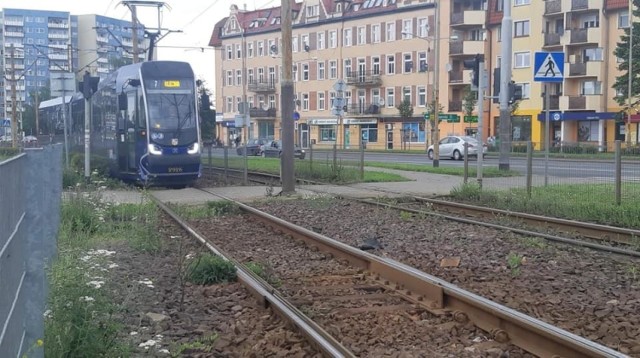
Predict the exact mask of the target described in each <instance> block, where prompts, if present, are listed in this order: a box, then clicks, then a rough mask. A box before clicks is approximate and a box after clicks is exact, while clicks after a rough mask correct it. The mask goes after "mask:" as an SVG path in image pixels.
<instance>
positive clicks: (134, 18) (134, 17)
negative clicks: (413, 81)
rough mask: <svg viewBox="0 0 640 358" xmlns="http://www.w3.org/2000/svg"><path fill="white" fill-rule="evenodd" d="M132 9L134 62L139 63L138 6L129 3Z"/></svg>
mask: <svg viewBox="0 0 640 358" xmlns="http://www.w3.org/2000/svg"><path fill="white" fill-rule="evenodd" d="M127 6H128V7H129V10H131V25H132V29H131V41H132V42H133V44H132V46H133V63H138V14H137V10H136V6H135V5H133V6H131V5H127Z"/></svg>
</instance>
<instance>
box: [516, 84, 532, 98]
mask: <svg viewBox="0 0 640 358" xmlns="http://www.w3.org/2000/svg"><path fill="white" fill-rule="evenodd" d="M518 85H520V87H521V88H522V99H529V98H531V83H528V82H527V83H518Z"/></svg>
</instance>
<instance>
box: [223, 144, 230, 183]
mask: <svg viewBox="0 0 640 358" xmlns="http://www.w3.org/2000/svg"><path fill="white" fill-rule="evenodd" d="M224 183H225V184H229V148H228V147H224Z"/></svg>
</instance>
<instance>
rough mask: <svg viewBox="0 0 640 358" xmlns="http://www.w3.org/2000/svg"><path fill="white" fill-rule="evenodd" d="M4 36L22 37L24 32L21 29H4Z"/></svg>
mask: <svg viewBox="0 0 640 358" xmlns="http://www.w3.org/2000/svg"><path fill="white" fill-rule="evenodd" d="M4 36H5V37H24V32H21V31H5V32H4Z"/></svg>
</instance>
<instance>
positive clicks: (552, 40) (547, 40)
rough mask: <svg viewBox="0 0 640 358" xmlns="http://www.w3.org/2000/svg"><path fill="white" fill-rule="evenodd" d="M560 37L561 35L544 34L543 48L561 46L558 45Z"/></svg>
mask: <svg viewBox="0 0 640 358" xmlns="http://www.w3.org/2000/svg"><path fill="white" fill-rule="evenodd" d="M561 37H562V34H544V45H543V47H554V46H562V44H561V43H560V38H561Z"/></svg>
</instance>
